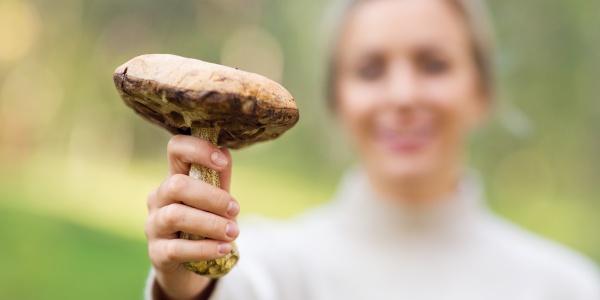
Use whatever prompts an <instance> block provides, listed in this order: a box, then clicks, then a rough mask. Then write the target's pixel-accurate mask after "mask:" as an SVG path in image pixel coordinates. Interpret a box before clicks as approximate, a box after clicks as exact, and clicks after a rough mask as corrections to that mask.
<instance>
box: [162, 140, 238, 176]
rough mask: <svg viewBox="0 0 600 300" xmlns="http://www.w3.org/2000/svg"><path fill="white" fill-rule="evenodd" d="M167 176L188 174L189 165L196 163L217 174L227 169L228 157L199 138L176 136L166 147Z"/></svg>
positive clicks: (214, 146) (228, 164) (211, 144)
mask: <svg viewBox="0 0 600 300" xmlns="http://www.w3.org/2000/svg"><path fill="white" fill-rule="evenodd" d="M167 158H168V162H169V175H173V174H186V175H187V174H188V173H189V171H190V164H192V163H197V164H200V165H203V166H206V167H208V168H210V169H213V170H215V171H218V172H222V171H225V170H227V169H229V166H230V164H231V163H230V157H228V156H227V155H225V153H223V151H222V150H221V149H219V147H217V146H216V145H215V144H213V143H211V142H209V141H206V140H203V139H201V138H197V137H193V136H188V135H176V136H174V137H172V138H171V140H169V144H168V146H167Z"/></svg>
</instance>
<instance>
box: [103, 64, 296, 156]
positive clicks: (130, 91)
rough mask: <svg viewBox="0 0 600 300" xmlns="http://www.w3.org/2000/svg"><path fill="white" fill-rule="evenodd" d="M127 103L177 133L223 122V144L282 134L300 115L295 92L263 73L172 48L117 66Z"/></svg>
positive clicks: (220, 125)
mask: <svg viewBox="0 0 600 300" xmlns="http://www.w3.org/2000/svg"><path fill="white" fill-rule="evenodd" d="M113 79H114V81H115V86H116V87H117V90H118V91H119V94H120V95H121V98H122V99H123V101H124V102H125V103H126V104H127V106H129V107H131V108H132V109H133V110H135V111H136V112H137V113H138V114H140V115H141V116H142V117H144V118H145V119H147V120H150V121H151V122H153V123H155V124H157V125H160V126H162V127H164V128H165V129H167V130H168V131H170V132H171V133H173V134H188V135H189V134H190V127H195V128H215V127H218V128H221V131H220V132H219V142H218V144H219V145H220V146H225V147H228V148H233V149H239V148H242V147H245V146H248V145H250V144H253V143H256V142H260V141H267V140H271V139H274V138H277V137H278V136H280V135H281V134H282V133H284V132H285V131H286V130H288V129H289V128H291V127H292V126H294V124H296V122H297V121H298V118H299V113H298V108H297V107H296V103H295V101H294V98H292V95H290V93H289V92H288V91H287V90H286V89H285V88H283V87H282V86H281V85H279V84H278V83H276V82H274V81H272V80H270V79H268V78H266V77H264V76H261V75H258V74H254V73H249V72H245V71H241V70H237V69H234V68H230V67H226V66H222V65H217V64H212V63H208V62H204V61H201V60H196V59H191V58H184V57H180V56H176V55H169V54H149V55H142V56H138V57H136V58H134V59H132V60H130V61H128V62H127V63H125V64H123V65H122V66H120V67H118V68H117V69H116V70H115V73H114V75H113Z"/></svg>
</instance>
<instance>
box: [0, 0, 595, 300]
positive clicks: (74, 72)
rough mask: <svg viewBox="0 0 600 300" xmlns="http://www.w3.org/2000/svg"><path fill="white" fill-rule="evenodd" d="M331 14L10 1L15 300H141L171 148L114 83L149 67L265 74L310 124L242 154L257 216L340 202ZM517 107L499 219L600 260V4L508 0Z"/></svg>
mask: <svg viewBox="0 0 600 300" xmlns="http://www.w3.org/2000/svg"><path fill="white" fill-rule="evenodd" d="M325 6H326V2H324V1H320V0H286V1H281V0H279V1H276V0H201V1H184V0H178V1H158V0H152V1H150V0H130V1H122V0H121V1H117V0H104V1H83V0H52V1H44V0H0V293H1V295H2V296H0V297H2V298H6V299H107V298H108V299H136V298H140V297H141V295H142V289H143V284H144V280H145V277H146V274H147V271H148V269H149V266H150V265H149V262H148V260H147V255H146V244H145V237H144V233H143V227H144V220H145V216H146V207H145V198H146V195H147V193H148V192H149V191H150V190H151V189H152V188H154V187H155V186H157V185H158V184H159V183H160V182H161V181H162V180H163V179H164V177H165V175H166V159H165V156H166V154H165V152H166V143H167V141H168V139H169V135H168V134H167V133H166V132H165V131H163V130H162V129H159V128H157V127H154V126H151V125H149V124H147V123H146V122H144V121H142V120H141V119H140V118H138V117H137V116H135V115H134V113H133V112H131V111H130V110H129V109H127V108H126V107H125V105H123V103H122V102H121V100H120V99H119V97H118V95H117V93H116V91H115V90H114V88H113V83H112V72H113V71H114V69H115V68H116V67H117V66H118V65H120V64H122V63H124V62H125V61H127V60H129V59H130V58H132V57H134V56H137V55H140V54H145V53H173V54H178V55H182V56H187V57H194V58H199V59H202V60H206V61H211V62H216V63H223V64H227V65H230V66H234V67H238V68H241V69H246V70H249V71H255V72H258V73H261V74H264V75H266V76H268V77H271V78H273V79H275V80H277V81H279V82H281V83H282V84H283V85H284V86H285V87H287V88H288V89H289V90H290V91H291V92H292V94H293V95H294V96H295V98H296V99H297V103H298V106H299V107H300V110H301V112H302V116H301V121H300V123H299V124H298V125H297V126H296V127H295V128H294V129H293V130H291V131H290V132H289V133H286V134H285V135H284V136H283V137H282V138H280V139H279V140H277V141H276V142H272V143H266V144H261V145H256V146H253V147H251V148H249V149H247V150H243V151H240V152H235V153H234V154H233V155H234V165H235V167H234V178H233V187H232V189H233V190H232V193H233V195H234V196H235V197H236V198H237V199H238V200H239V201H240V202H241V204H242V210H243V213H244V214H246V215H248V214H254V213H258V214H262V215H266V216H271V217H289V216H292V215H294V214H296V213H298V212H301V211H303V210H305V209H307V208H309V207H311V206H314V205H316V204H318V203H322V202H324V201H327V200H328V199H329V198H330V197H331V195H332V193H333V191H334V190H335V186H336V183H337V181H338V178H339V176H340V175H341V173H342V172H343V170H344V169H345V168H347V167H348V166H349V165H350V164H351V163H352V153H351V151H349V150H347V147H346V146H345V145H344V144H343V139H341V138H339V137H338V136H337V129H336V128H335V127H336V126H335V123H334V122H332V121H331V120H329V118H330V116H329V115H328V113H327V109H326V106H325V105H324V99H323V97H322V92H321V88H322V83H321V80H320V78H322V77H323V76H322V74H323V73H322V71H323V69H324V68H323V60H322V57H323V55H322V54H323V53H322V52H320V51H319V49H321V48H320V47H319V39H320V38H322V37H321V32H322V23H323V15H324V8H325ZM490 9H491V12H492V15H493V18H494V20H495V25H496V26H495V27H496V29H497V32H498V36H499V41H500V43H499V46H500V47H499V48H500V51H499V56H498V64H499V77H500V84H501V88H500V94H501V98H502V99H501V101H499V102H498V103H497V106H496V112H495V115H494V116H493V117H492V120H490V122H489V124H488V125H487V126H486V128H484V129H482V130H481V131H480V132H478V133H477V134H476V135H475V137H474V139H473V141H472V145H471V149H472V150H471V152H470V154H469V157H470V164H471V165H472V166H473V167H474V168H475V169H477V170H478V171H479V172H480V173H481V175H482V176H483V178H484V180H485V183H486V188H487V195H488V200H489V201H488V202H489V205H490V206H491V207H492V208H493V209H494V210H495V211H497V212H498V213H499V214H502V215H503V216H505V217H507V218H509V219H511V220H513V221H514V222H516V223H518V224H521V225H522V226H524V227H526V228H528V229H530V230H532V231H535V232H538V233H540V234H542V235H545V236H547V237H550V238H552V239H554V240H557V241H559V242H561V243H564V244H566V245H568V246H571V247H573V248H575V249H578V250H579V251H581V252H583V253H585V254H587V255H588V256H590V257H591V258H592V259H594V260H595V261H597V262H598V261H600V233H599V230H598V229H599V228H600V218H599V216H600V201H599V199H598V197H599V196H600V182H598V178H600V159H599V156H600V136H599V134H598V132H599V131H598V129H600V101H599V100H600V84H599V82H598V80H599V79H600V37H599V32H600V30H599V29H600V1H585V0H578V1H573V0H555V1H546V0H531V1H518V0H505V1H493V2H491V3H490Z"/></svg>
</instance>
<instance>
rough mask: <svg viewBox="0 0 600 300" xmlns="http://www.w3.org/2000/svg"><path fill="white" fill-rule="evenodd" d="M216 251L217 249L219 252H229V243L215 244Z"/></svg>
mask: <svg viewBox="0 0 600 300" xmlns="http://www.w3.org/2000/svg"><path fill="white" fill-rule="evenodd" d="M217 251H219V254H227V253H229V252H231V243H219V245H218V246H217Z"/></svg>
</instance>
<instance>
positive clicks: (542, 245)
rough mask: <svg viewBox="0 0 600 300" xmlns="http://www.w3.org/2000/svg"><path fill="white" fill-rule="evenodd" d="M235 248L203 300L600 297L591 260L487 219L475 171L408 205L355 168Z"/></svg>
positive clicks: (248, 228)
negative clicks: (304, 209) (292, 215)
mask: <svg viewBox="0 0 600 300" xmlns="http://www.w3.org/2000/svg"><path fill="white" fill-rule="evenodd" d="M282 201H285V199H282ZM238 247H239V249H240V253H241V258H240V261H239V263H238V265H237V266H236V267H235V268H234V269H233V270H232V271H231V273H230V274H228V275H227V276H225V277H223V278H221V279H220V280H219V281H218V283H217V286H216V289H215V291H214V293H213V295H212V297H211V299H214V300H229V299H243V300H313V299H314V300H333V299H350V300H352V299H410V300H438V299H444V300H454V299H456V300H470V299H477V300H482V299H485V300H495V299H498V300H508V299H510V300H538V299H539V300H541V299H544V300H559V299H560V300H600V276H599V272H598V270H597V268H596V266H595V265H594V264H593V263H592V262H591V261H589V260H587V259H586V258H584V257H583V256H581V255H579V254H577V253H575V252H573V251H571V250H569V249H567V248H565V247H562V246H560V245H558V244H555V243H553V242H550V241H548V240H545V239H543V238H541V237H539V236H536V235H534V234H532V233H529V232H526V231H524V230H523V229H521V228H519V227H517V226H515V225H513V224H510V223H508V222H507V221H505V220H503V219H501V218H499V217H498V216H496V215H494V214H493V213H492V212H490V211H489V210H488V209H487V208H486V207H485V205H484V203H483V201H482V191H481V185H480V184H479V182H478V180H476V179H475V178H474V176H465V179H464V180H463V181H462V182H461V184H460V187H459V189H458V191H457V192H456V194H455V195H454V196H452V197H450V198H449V199H446V201H440V203H439V204H437V205H436V206H435V207H429V208H427V209H423V208H420V209H415V208H410V207H406V206H403V205H401V204H398V203H393V202H391V201H385V200H383V199H381V198H380V197H378V196H377V195H376V194H375V193H374V192H373V191H372V190H371V188H370V186H369V184H368V180H367V178H366V176H365V175H364V174H363V173H362V172H360V171H359V170H353V171H352V172H350V173H349V174H347V175H346V176H345V178H344V180H343V182H342V184H341V187H340V189H339V191H338V194H337V195H336V197H335V200H334V201H332V202H331V203H329V204H327V205H324V206H323V207H320V208H317V209H314V210H312V211H310V212H308V213H306V214H304V215H302V216H300V217H298V218H296V219H294V220H292V221H285V222H277V221H267V220H253V221H249V222H248V223H246V224H242V226H241V235H240V237H239V238H238ZM153 280H154V278H153V275H152V274H151V276H150V278H149V281H148V282H149V284H148V287H147V289H146V290H147V298H148V299H151V297H150V295H149V291H150V287H151V284H152V282H153Z"/></svg>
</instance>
